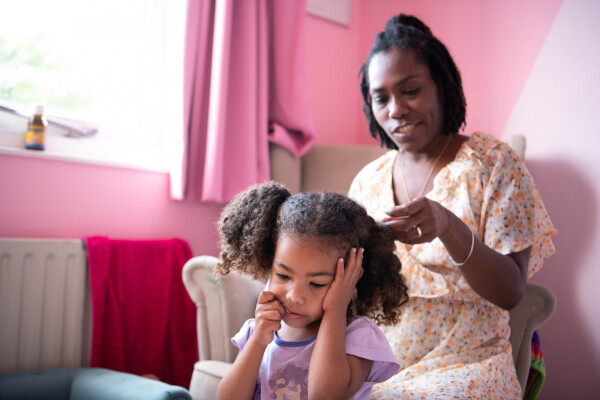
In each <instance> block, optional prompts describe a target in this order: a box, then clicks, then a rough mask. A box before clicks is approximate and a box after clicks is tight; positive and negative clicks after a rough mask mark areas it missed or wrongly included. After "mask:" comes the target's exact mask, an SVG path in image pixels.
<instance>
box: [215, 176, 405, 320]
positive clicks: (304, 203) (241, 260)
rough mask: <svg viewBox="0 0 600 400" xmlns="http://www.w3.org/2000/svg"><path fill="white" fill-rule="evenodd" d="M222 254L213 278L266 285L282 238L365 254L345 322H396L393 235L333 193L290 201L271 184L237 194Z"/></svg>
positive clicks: (401, 285) (227, 214)
mask: <svg viewBox="0 0 600 400" xmlns="http://www.w3.org/2000/svg"><path fill="white" fill-rule="evenodd" d="M218 231H219V236H220V245H221V254H220V261H219V263H218V264H217V267H216V270H215V272H216V273H217V274H221V275H227V274H228V273H229V272H231V271H240V272H244V273H248V274H250V275H252V276H253V277H254V278H255V279H266V278H267V277H268V276H269V274H270V272H271V267H272V264H273V259H274V256H275V246H276V244H277V240H278V238H279V237H280V236H281V235H293V236H296V237H299V238H301V239H318V240H319V241H320V242H321V243H324V244H326V245H329V246H332V247H334V248H336V249H338V250H340V251H341V252H342V253H343V254H348V252H349V251H350V249H351V248H353V247H354V248H360V247H362V248H364V249H365V251H364V255H363V262H362V267H363V274H362V276H361V278H360V280H359V281H358V283H357V284H356V289H357V294H356V297H355V298H354V299H353V300H352V302H351V304H350V305H349V307H348V317H349V318H350V317H352V316H353V315H364V316H368V317H370V318H372V319H374V320H375V322H377V323H378V324H386V325H390V324H393V323H396V322H397V321H398V319H399V317H400V310H399V308H400V306H401V305H402V304H404V303H405V302H406V301H407V299H408V296H407V288H406V284H405V282H404V278H403V276H402V275H401V274H400V269H401V263H400V260H399V259H398V257H397V256H396V254H395V253H394V250H395V243H394V237H393V234H392V232H391V230H390V229H389V228H388V227H386V226H385V225H382V224H377V223H376V222H375V220H374V219H373V218H372V217H371V216H369V215H368V214H367V212H366V211H365V209H364V208H363V207H362V206H360V205H359V204H358V203H356V202H355V201H353V200H352V199H350V198H348V197H347V196H343V195H340V194H337V193H329V192H314V193H298V194H295V195H292V194H291V193H290V191H289V190H288V189H287V188H286V187H285V186H283V185H281V184H277V183H274V182H269V183H263V184H257V185H253V186H251V187H249V188H248V189H246V190H245V191H243V192H241V193H240V194H238V195H237V196H236V197H235V198H234V199H233V200H232V201H231V202H230V203H229V204H228V205H227V206H226V207H225V208H224V209H223V212H222V213H221V217H220V219H219V222H218Z"/></svg>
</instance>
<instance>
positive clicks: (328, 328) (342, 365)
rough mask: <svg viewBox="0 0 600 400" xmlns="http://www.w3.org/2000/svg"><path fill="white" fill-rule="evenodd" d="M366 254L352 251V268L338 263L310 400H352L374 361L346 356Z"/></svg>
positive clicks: (312, 374)
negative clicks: (349, 321)
mask: <svg viewBox="0 0 600 400" xmlns="http://www.w3.org/2000/svg"><path fill="white" fill-rule="evenodd" d="M362 254H363V250H362V249H361V250H360V251H358V252H357V251H356V249H352V250H351V251H350V255H349V257H348V267H347V268H344V263H343V260H342V259H340V260H338V265H337V272H336V276H335V280H334V281H333V283H332V285H331V287H330V288H329V290H328V291H327V295H326V296H325V299H324V301H323V310H324V314H323V318H322V320H321V324H320V326H319V332H318V334H317V340H316V342H315V348H314V350H313V354H312V357H311V359H310V367H309V369H308V397H309V399H348V398H349V397H352V396H353V395H354V394H355V393H356V392H357V391H358V389H360V387H361V386H362V385H363V383H364V382H365V380H366V379H367V376H368V375H369V371H370V370H371V366H372V365H373V361H371V360H366V359H363V358H359V357H355V356H352V355H347V354H346V344H345V338H346V325H347V320H346V310H347V308H348V304H350V300H351V298H352V294H353V293H354V288H355V287H356V282H358V280H359V279H360V276H361V275H362Z"/></svg>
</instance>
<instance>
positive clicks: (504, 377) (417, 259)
mask: <svg viewBox="0 0 600 400" xmlns="http://www.w3.org/2000/svg"><path fill="white" fill-rule="evenodd" d="M361 78H362V79H361V91H362V96H363V100H364V111H365V115H366V117H367V120H368V123H369V130H370V133H371V135H372V136H374V137H376V138H378V139H379V140H380V141H381V143H382V144H383V145H385V146H386V147H388V148H390V149H392V151H389V152H388V153H386V154H385V155H384V156H382V157H380V158H379V159H377V160H375V161H374V162H372V163H371V164H369V165H367V166H366V167H365V168H364V169H363V170H362V171H361V172H359V174H358V175H357V176H356V178H355V180H354V182H353V183H352V186H351V189H350V196H351V197H353V198H354V199H356V200H358V201H359V202H360V203H362V204H363V205H364V206H365V207H366V209H367V211H368V212H369V213H370V214H371V215H372V216H373V217H374V218H375V219H376V220H382V221H384V222H385V223H386V224H387V225H388V226H390V228H392V230H393V231H394V233H395V238H396V240H397V252H398V255H399V257H400V259H401V261H402V265H403V267H402V271H403V274H404V276H405V278H406V280H407V286H408V289H409V296H410V300H409V302H408V303H407V304H406V305H405V309H404V310H403V312H402V316H401V318H402V320H401V321H400V322H399V323H398V324H396V325H395V326H394V327H391V328H386V327H384V328H383V330H384V332H385V334H386V337H387V339H388V341H389V342H390V344H391V346H392V349H393V350H394V352H395V354H396V357H397V359H398V362H399V363H400V370H399V372H398V373H397V374H396V375H395V376H394V377H392V378H391V379H389V380H388V381H386V382H385V383H382V384H379V385H377V386H376V387H375V389H374V391H373V393H372V395H371V396H372V398H386V399H387V398H409V399H412V398H435V399H445V398H461V399H463V398H477V399H480V398H490V399H517V398H521V389H520V387H519V383H518V381H517V377H516V372H515V369H514V364H513V360H512V356H511V348H510V344H509V341H508V337H509V334H510V330H509V326H508V312H507V311H506V310H508V309H510V308H512V307H514V306H515V305H516V304H518V303H519V301H520V300H521V298H522V296H523V294H524V292H525V287H526V283H527V278H528V277H529V276H531V275H532V274H533V273H535V272H536V271H537V270H538V269H539V268H540V267H541V266H542V263H543V261H544V259H545V258H546V257H548V256H549V255H550V254H552V253H553V252H554V247H553V245H552V242H551V239H550V237H551V236H552V235H553V234H555V233H556V232H555V230H554V228H553V226H552V223H551V222H550V219H549V217H548V215H547V213H546V210H545V208H544V205H543V202H542V200H541V197H540V195H539V193H538V191H537V189H536V187H535V184H534V182H533V180H532V178H531V176H530V174H529V172H528V171H527V169H526V167H525V165H524V164H523V162H522V161H521V160H520V159H519V157H518V156H517V155H516V154H515V153H514V152H513V151H512V150H511V149H510V148H509V146H508V145H506V144H505V143H503V142H501V141H499V140H498V139H496V138H494V137H493V136H490V135H487V134H483V133H474V134H473V135H471V136H469V137H468V136H464V135H461V134H459V130H460V129H461V127H462V126H463V125H464V122H465V113H466V102H465V98H464V94H463V89H462V82H461V77H460V73H459V71H458V69H457V67H456V65H455V63H454V61H453V60H452V57H451V56H450V54H449V53H448V51H447V49H446V47H445V46H444V45H443V44H442V43H441V42H440V41H439V40H438V39H437V38H435V37H434V36H433V35H432V33H431V31H430V29H429V28H428V27H427V26H426V25H425V24H423V23H422V22H421V21H420V20H418V19H417V18H415V17H412V16H407V15H402V14H401V15H398V16H396V17H393V18H392V19H391V20H390V21H388V23H387V24H386V30H385V31H384V32H381V33H380V34H379V35H377V38H376V41H375V44H374V45H373V48H372V49H371V52H370V53H369V55H368V57H367V59H366V61H365V63H364V65H363V66H362V68H361Z"/></svg>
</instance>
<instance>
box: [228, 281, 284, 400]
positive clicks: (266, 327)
mask: <svg viewBox="0 0 600 400" xmlns="http://www.w3.org/2000/svg"><path fill="white" fill-rule="evenodd" d="M284 312H285V309H284V308H283V306H282V305H281V303H280V302H279V301H277V299H276V298H275V295H274V294H273V293H271V292H266V291H265V292H261V293H260V294H259V296H258V304H257V306H256V312H255V317H256V320H255V324H254V331H253V332H252V335H251V336H250V339H248V342H247V343H246V345H245V346H244V348H243V349H242V351H241V352H240V353H239V354H238V356H237V357H236V359H235V362H234V363H233V366H232V367H231V369H230V370H229V372H228V373H227V374H226V375H225V376H224V377H223V379H222V380H221V382H220V383H219V387H218V389H217V399H219V400H236V399H243V400H249V399H252V398H253V396H254V392H255V390H256V381H257V378H258V372H259V370H260V364H261V362H262V359H263V355H264V353H265V349H266V348H267V345H268V344H269V343H271V342H272V341H273V336H274V335H275V331H277V330H279V329H280V328H281V319H282V318H283V313H284Z"/></svg>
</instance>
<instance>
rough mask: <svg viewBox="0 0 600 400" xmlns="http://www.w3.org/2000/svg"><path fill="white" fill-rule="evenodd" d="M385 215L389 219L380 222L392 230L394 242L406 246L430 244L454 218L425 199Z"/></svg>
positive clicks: (396, 207)
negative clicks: (396, 241)
mask: <svg viewBox="0 0 600 400" xmlns="http://www.w3.org/2000/svg"><path fill="white" fill-rule="evenodd" d="M386 213H387V214H388V215H389V217H386V218H384V219H383V220H382V222H383V223H384V224H385V225H387V226H389V227H390V228H391V229H392V231H393V232H394V238H395V239H396V240H398V241H400V242H402V243H407V244H418V243H425V242H431V241H432V240H433V239H435V238H436V237H440V236H442V235H443V234H444V233H445V232H446V231H447V230H448V228H449V227H450V224H451V219H452V217H453V216H454V214H452V213H451V212H450V211H449V210H448V209H446V208H445V207H444V206H442V205H441V204H439V203H438V202H435V201H433V200H429V199H428V198H427V197H419V198H417V199H415V200H413V201H410V202H408V203H404V204H402V205H399V206H394V207H393V208H392V209H390V210H388V211H387V212H386Z"/></svg>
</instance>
